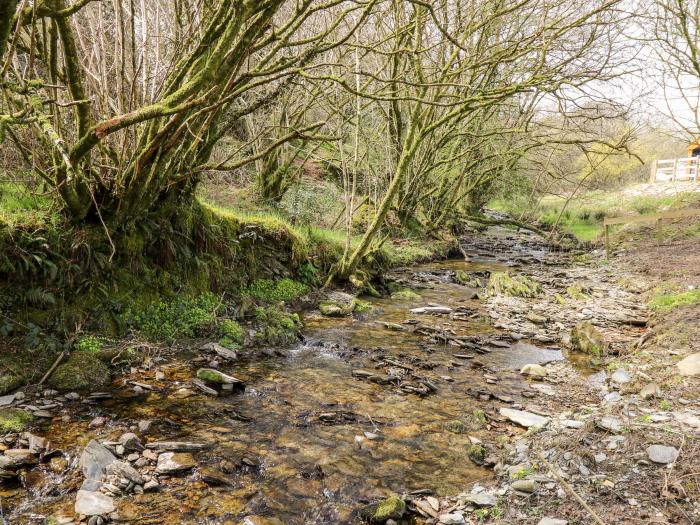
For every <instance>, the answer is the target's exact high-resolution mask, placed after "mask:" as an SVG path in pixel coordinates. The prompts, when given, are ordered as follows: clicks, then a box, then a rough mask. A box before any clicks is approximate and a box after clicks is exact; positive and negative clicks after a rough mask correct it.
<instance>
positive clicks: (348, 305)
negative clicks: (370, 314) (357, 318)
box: [318, 292, 356, 317]
mask: <svg viewBox="0 0 700 525" xmlns="http://www.w3.org/2000/svg"><path fill="white" fill-rule="evenodd" d="M355 305H356V300H355V297H354V296H352V295H350V294H349V293H345V292H331V293H329V294H328V296H327V297H326V299H325V300H323V301H321V303H320V304H319V305H318V309H319V310H320V311H321V313H322V314H323V315H325V316H328V317H344V316H347V315H350V314H351V313H352V312H353V310H355Z"/></svg>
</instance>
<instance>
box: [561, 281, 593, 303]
mask: <svg viewBox="0 0 700 525" xmlns="http://www.w3.org/2000/svg"><path fill="white" fill-rule="evenodd" d="M592 292H593V289H592V288H591V287H590V286H588V285H586V284H584V283H574V284H572V285H571V286H569V287H568V288H567V289H566V294H567V295H568V296H569V297H571V298H572V299H575V300H578V299H585V298H586V296H587V295H590V294H591V293H592Z"/></svg>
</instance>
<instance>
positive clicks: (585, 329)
mask: <svg viewBox="0 0 700 525" xmlns="http://www.w3.org/2000/svg"><path fill="white" fill-rule="evenodd" d="M571 348H572V349H573V350H574V351H576V352H581V353H584V354H589V355H592V356H594V357H600V356H601V355H603V353H604V352H606V351H607V348H608V346H607V343H606V342H605V340H604V339H603V336H602V334H601V333H600V332H598V330H596V329H595V328H594V327H593V325H592V324H591V323H589V322H587V321H586V322H583V323H579V324H578V325H576V326H574V327H573V328H572V329H571Z"/></svg>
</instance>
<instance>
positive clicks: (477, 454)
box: [467, 444, 486, 463]
mask: <svg viewBox="0 0 700 525" xmlns="http://www.w3.org/2000/svg"><path fill="white" fill-rule="evenodd" d="M467 456H469V459H471V460H472V461H473V462H474V463H483V461H484V459H486V448H485V447H484V446H483V445H479V444H474V445H470V446H469V448H468V449H467Z"/></svg>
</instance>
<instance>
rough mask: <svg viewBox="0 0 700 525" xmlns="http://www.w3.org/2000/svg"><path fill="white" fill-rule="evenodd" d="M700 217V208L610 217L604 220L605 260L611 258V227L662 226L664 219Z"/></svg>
mask: <svg viewBox="0 0 700 525" xmlns="http://www.w3.org/2000/svg"><path fill="white" fill-rule="evenodd" d="M699 215H700V208H692V209H688V210H673V211H665V212H662V213H649V214H647V215H625V216H622V217H608V218H606V219H605V220H603V226H605V258H606V259H609V258H610V226H613V225H615V224H630V223H635V222H651V221H656V223H657V224H658V225H659V226H661V221H662V220H663V219H683V218H686V217H697V216H699Z"/></svg>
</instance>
